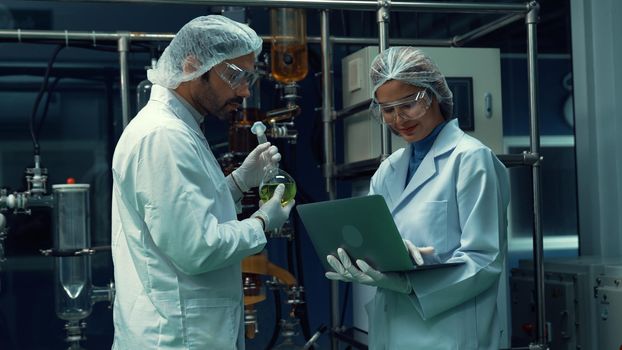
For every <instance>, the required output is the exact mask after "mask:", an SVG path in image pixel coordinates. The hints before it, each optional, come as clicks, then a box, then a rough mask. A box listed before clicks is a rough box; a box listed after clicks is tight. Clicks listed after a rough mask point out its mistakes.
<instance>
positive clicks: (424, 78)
mask: <svg viewBox="0 0 622 350" xmlns="http://www.w3.org/2000/svg"><path fill="white" fill-rule="evenodd" d="M369 77H370V79H371V82H372V86H373V88H372V91H371V98H375V96H376V90H377V89H378V88H379V87H380V86H381V85H382V84H384V83H386V82H387V81H389V80H399V81H401V82H404V83H406V84H410V85H415V86H418V87H421V88H424V89H428V90H429V91H431V92H432V93H434V96H435V97H436V100H437V101H438V104H439V106H440V109H441V113H442V114H443V117H444V118H445V120H449V119H451V117H452V115H453V114H452V113H453V108H454V102H453V96H452V94H451V90H449V86H448V85H447V81H445V77H444V76H443V74H441V71H440V70H439V69H438V67H437V66H436V64H435V63H434V62H432V60H431V59H430V58H429V57H428V56H426V54H425V53H423V51H421V50H419V49H415V48H414V47H410V46H394V47H390V48H388V49H387V50H385V51H383V52H382V53H380V54H378V56H376V58H375V59H374V61H373V62H372V64H371V69H370V71H369Z"/></svg>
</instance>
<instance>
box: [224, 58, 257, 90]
mask: <svg viewBox="0 0 622 350" xmlns="http://www.w3.org/2000/svg"><path fill="white" fill-rule="evenodd" d="M223 63H224V64H225V68H224V69H221V70H219V71H218V76H219V77H220V78H221V79H222V80H224V81H225V83H227V84H229V86H230V87H231V89H233V90H235V89H237V88H239V87H240V86H242V85H244V84H248V86H252V85H253V83H255V81H257V78H259V74H257V73H256V72H250V71H247V70H244V69H242V68H240V67H238V66H236V65H235V64H233V63H229V62H223Z"/></svg>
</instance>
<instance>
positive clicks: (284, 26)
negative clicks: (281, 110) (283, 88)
mask: <svg viewBox="0 0 622 350" xmlns="http://www.w3.org/2000/svg"><path fill="white" fill-rule="evenodd" d="M270 30H271V32H272V49H271V68H272V76H273V77H274V79H276V80H277V81H279V82H281V83H283V84H291V83H295V82H297V81H300V80H302V79H304V78H305V77H306V76H307V73H308V71H309V66H308V58H307V15H306V12H305V10H304V9H291V8H275V9H271V10H270Z"/></svg>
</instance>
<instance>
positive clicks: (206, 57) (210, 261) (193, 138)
mask: <svg viewBox="0 0 622 350" xmlns="http://www.w3.org/2000/svg"><path fill="white" fill-rule="evenodd" d="M261 45H262V41H261V39H260V38H259V37H258V36H257V34H256V33H255V32H254V31H253V30H252V29H251V28H249V27H248V26H246V25H243V24H240V23H238V22H234V21H232V20H229V19H227V18H226V17H222V16H204V17H198V18H196V19H194V20H192V21H190V22H189V23H187V24H186V25H185V26H184V27H183V28H182V29H181V30H180V31H179V32H178V33H177V35H176V36H175V38H174V39H173V41H172V42H171V43H170V45H169V46H168V47H167V48H166V50H165V51H164V53H163V54H162V57H161V58H160V60H159V61H158V63H157V66H156V67H155V68H154V69H151V70H149V72H148V78H149V80H150V81H151V82H152V83H154V85H153V88H152V92H151V97H150V100H149V103H148V104H147V105H146V106H145V108H143V109H142V110H141V111H140V112H139V113H138V115H137V116H136V117H135V118H134V119H133V120H132V122H131V123H130V124H129V125H128V126H127V128H126V129H125V130H124V132H123V135H122V136H121V138H120V140H119V142H118V144H117V147H116V149H115V153H114V158H113V166H112V171H113V180H114V183H113V203H112V257H113V261H114V274H115V282H116V288H117V294H116V299H115V303H114V326H115V336H114V344H113V349H128V350H135V349H201V350H203V349H244V336H243V295H242V285H241V283H242V279H241V270H240V262H241V261H242V259H243V258H245V257H247V256H249V255H251V254H255V253H258V252H259V251H261V249H262V248H263V246H264V245H265V243H266V237H265V235H264V231H267V230H271V229H274V228H279V227H281V225H283V223H284V222H285V220H286V219H287V217H288V215H289V212H290V210H291V208H292V206H293V204H294V202H293V201H292V202H291V203H290V204H288V205H287V206H285V207H282V206H281V203H280V200H281V197H282V195H283V188H282V186H281V187H280V188H278V189H277V190H276V191H275V195H274V196H273V198H272V199H270V200H269V201H267V202H266V203H265V204H263V205H262V206H261V208H260V209H259V210H258V211H257V212H256V213H255V214H253V215H252V216H251V217H250V218H248V219H245V220H242V221H238V220H237V219H236V209H237V208H239V201H240V200H241V198H242V194H243V192H244V191H246V190H248V189H249V188H251V187H254V186H257V185H258V184H259V182H260V179H261V176H262V174H263V169H264V167H265V166H267V165H269V164H271V163H272V164H273V163H275V162H278V160H279V159H280V154H279V153H278V150H277V149H276V147H275V146H270V144H268V143H265V144H262V145H260V146H258V147H257V148H255V150H253V151H252V152H251V153H250V154H249V156H248V157H247V158H246V159H245V161H244V162H243V164H242V165H241V166H240V167H239V168H238V169H236V170H235V171H234V172H233V173H232V174H231V175H229V176H227V177H225V176H224V174H223V172H222V171H221V170H220V167H219V165H218V163H217V162H216V159H215V158H214V155H213V154H212V152H211V150H210V148H209V145H208V143H207V141H206V139H205V137H204V136H203V134H202V132H201V130H200V129H199V124H200V123H201V122H202V121H203V118H204V116H206V115H212V116H216V117H218V118H222V119H227V118H228V117H229V116H230V115H231V113H234V112H235V111H236V110H237V109H239V108H240V106H241V102H242V99H243V98H244V97H248V96H249V95H250V92H249V85H250V84H252V82H253V81H254V79H255V76H256V74H255V73H254V62H255V58H256V55H257V54H258V53H259V52H260V51H261ZM236 207H237V208H236Z"/></svg>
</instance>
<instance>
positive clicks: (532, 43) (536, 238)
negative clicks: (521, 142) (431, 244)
mask: <svg viewBox="0 0 622 350" xmlns="http://www.w3.org/2000/svg"><path fill="white" fill-rule="evenodd" d="M529 6H530V10H529V12H528V13H527V16H526V21H525V22H526V25H527V70H528V73H529V116H530V121H529V122H530V127H531V128H530V129H531V131H530V135H529V137H530V149H531V153H533V154H540V129H539V120H538V103H537V97H538V62H537V55H538V41H537V40H538V39H537V24H538V21H539V12H540V5H539V4H538V3H537V2H535V1H533V2H531V3H529ZM531 169H532V184H533V260H534V282H535V287H536V313H537V315H536V316H537V321H538V325H537V339H536V341H537V344H534V345H533V349H546V348H547V346H546V344H547V341H546V318H545V317H546V316H545V305H544V266H543V237H542V220H541V213H542V209H541V203H542V202H541V190H540V162H536V163H534V164H533V165H532V168H531Z"/></svg>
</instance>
